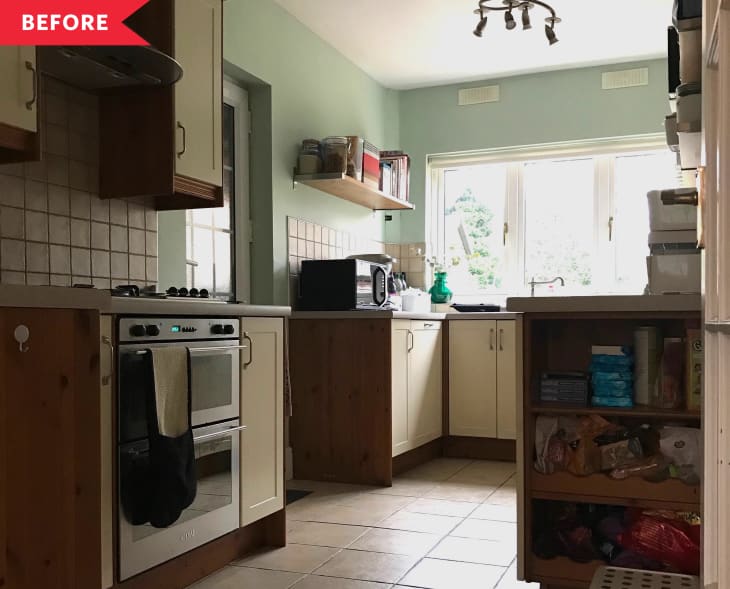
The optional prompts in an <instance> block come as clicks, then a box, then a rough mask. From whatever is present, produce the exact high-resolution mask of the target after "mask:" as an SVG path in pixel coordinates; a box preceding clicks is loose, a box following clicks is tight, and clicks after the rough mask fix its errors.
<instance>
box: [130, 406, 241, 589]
mask: <svg viewBox="0 0 730 589" xmlns="http://www.w3.org/2000/svg"><path fill="white" fill-rule="evenodd" d="M239 424H240V422H239V421H238V420H234V421H229V422H226V423H222V424H217V425H213V426H208V427H199V428H195V429H194V430H193V440H194V447H195V466H196V472H197V493H196V497H195V500H194V501H193V503H192V504H191V505H190V507H188V508H187V509H185V510H184V511H183V512H182V514H181V516H180V518H179V519H178V520H177V521H176V522H175V523H174V524H173V525H171V526H170V527H167V528H154V527H152V526H151V525H150V524H149V523H145V524H141V525H133V524H132V523H130V521H131V520H134V519H135V514H134V512H133V511H134V506H133V505H131V504H130V501H128V500H127V497H129V496H130V495H131V493H130V491H129V486H130V484H131V482H130V481H133V480H134V478H135V477H134V473H135V472H139V470H136V469H144V468H145V463H146V461H147V460H148V443H147V441H146V440H141V441H137V442H132V443H129V444H123V445H121V446H120V448H119V470H120V472H119V481H120V483H119V498H120V502H119V578H120V580H122V581H123V580H125V579H128V578H129V577H132V576H134V575H136V574H139V573H141V572H143V571H146V570H148V569H150V568H152V567H154V566H157V565H158V564H161V563H163V562H165V561H167V560H170V559H171V558H175V557H176V556H179V555H180V554H183V553H185V552H187V551H189V550H192V549H193V548H196V547H198V546H201V545H202V544H205V543H206V542H210V541H211V540H214V539H216V538H219V537H220V536H223V535H225V534H227V533H228V532H231V531H233V530H235V529H237V528H238V525H239V519H240V513H239V504H240V499H239V489H240V485H239V443H240V442H239V441H240V430H241V429H242V427H241V426H240V425H239Z"/></svg>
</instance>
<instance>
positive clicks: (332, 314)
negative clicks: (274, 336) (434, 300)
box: [291, 310, 520, 321]
mask: <svg viewBox="0 0 730 589" xmlns="http://www.w3.org/2000/svg"><path fill="white" fill-rule="evenodd" d="M519 315H520V313H510V312H503V313H414V312H410V311H388V310H383V311H294V312H293V313H292V315H291V317H292V319H421V320H424V321H429V320H431V321H454V320H464V319H471V320H474V319H516V318H517V317H518V316H519Z"/></svg>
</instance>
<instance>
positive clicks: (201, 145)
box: [175, 0, 223, 186]
mask: <svg viewBox="0 0 730 589" xmlns="http://www.w3.org/2000/svg"><path fill="white" fill-rule="evenodd" d="M222 14H223V6H222V3H221V0H176V2H175V58H176V59H177V60H178V61H179V62H180V65H182V67H183V71H184V72H185V74H184V75H183V78H182V79H181V80H180V81H179V82H178V83H177V84H176V85H175V116H176V120H177V129H176V133H177V138H176V144H177V160H176V166H175V171H176V173H177V174H179V175H182V176H186V177H188V178H192V179H194V180H199V181H203V182H207V183H209V184H212V185H213V186H222V185H223V159H222V149H223V145H222V141H223V139H222V132H223V127H222V121H221V116H222V110H223V62H222V30H223V18H222Z"/></svg>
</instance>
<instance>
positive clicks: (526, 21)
mask: <svg viewBox="0 0 730 589" xmlns="http://www.w3.org/2000/svg"><path fill="white" fill-rule="evenodd" d="M530 8H532V5H531V4H525V5H524V6H523V7H522V30H523V31H527V30H529V29H531V28H532V23H531V22H530Z"/></svg>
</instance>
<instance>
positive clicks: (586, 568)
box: [525, 554, 606, 587]
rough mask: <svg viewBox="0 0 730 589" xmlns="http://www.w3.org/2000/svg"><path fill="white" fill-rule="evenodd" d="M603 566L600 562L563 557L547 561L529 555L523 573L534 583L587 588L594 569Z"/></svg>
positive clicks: (603, 563)
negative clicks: (576, 560) (578, 560)
mask: <svg viewBox="0 0 730 589" xmlns="http://www.w3.org/2000/svg"><path fill="white" fill-rule="evenodd" d="M605 564H606V563H605V562H603V561H601V560H593V561H591V562H575V561H573V560H570V559H569V558H567V557H565V556H558V557H556V558H551V559H549V560H548V559H545V558H538V557H537V556H535V555H534V554H531V555H530V557H529V564H528V568H527V570H526V571H525V572H526V573H527V577H528V580H529V581H532V582H536V583H544V584H545V585H556V586H559V587H588V585H590V583H591V579H593V575H594V574H595V572H596V569H597V568H598V567H600V566H603V565H605Z"/></svg>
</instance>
